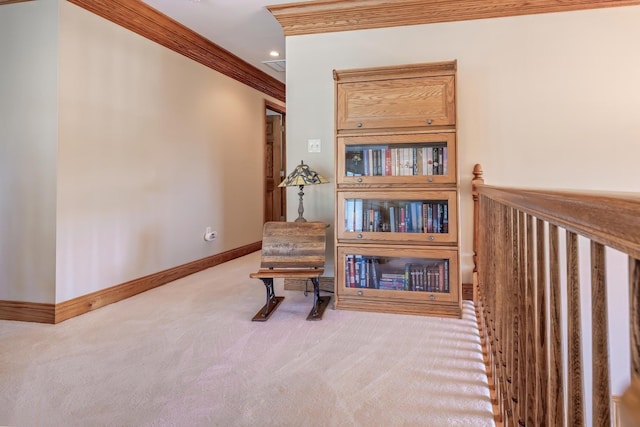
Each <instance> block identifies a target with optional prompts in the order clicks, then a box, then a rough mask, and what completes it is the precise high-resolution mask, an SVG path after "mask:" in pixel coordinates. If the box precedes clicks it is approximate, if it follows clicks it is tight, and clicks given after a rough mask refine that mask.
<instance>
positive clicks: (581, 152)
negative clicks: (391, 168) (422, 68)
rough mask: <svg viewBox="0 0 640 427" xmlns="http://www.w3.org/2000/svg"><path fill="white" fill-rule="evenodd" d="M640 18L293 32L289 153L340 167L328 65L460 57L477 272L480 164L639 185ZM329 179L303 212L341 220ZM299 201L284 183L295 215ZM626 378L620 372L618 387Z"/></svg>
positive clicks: (467, 250) (463, 171)
mask: <svg viewBox="0 0 640 427" xmlns="http://www.w3.org/2000/svg"><path fill="white" fill-rule="evenodd" d="M638 22H640V7H638V6H633V7H619V8H610V9H597V10H589V11H579V12H568V13H556V14H543V15H531V16H521V17H512V18H499V19H487V20H477V21H468V22H457V23H444V24H433V25H417V26H408V27H395V28H384V29H376V30H362V31H349V32H339V33H327V34H315V35H304V36H292V37H287V43H286V44H287V112H288V130H287V140H288V144H287V159H288V161H289V163H290V164H291V162H293V161H297V160H299V159H305V161H307V162H308V163H309V164H311V165H313V166H314V167H315V168H316V169H317V170H318V171H320V172H321V173H324V174H327V176H333V173H334V152H333V150H334V142H333V134H334V86H333V84H334V82H333V76H332V70H334V69H349V68H361V67H374V66H385V65H400V64H409V63H423V62H433V61H446V60H453V59H457V60H458V80H457V82H458V87H457V95H458V104H457V105H458V150H459V151H458V152H459V159H458V162H459V163H458V164H459V171H460V172H459V175H460V176H459V182H460V185H461V206H460V207H461V209H460V211H461V216H462V234H461V236H460V244H461V257H462V260H461V261H462V268H463V281H464V282H470V281H471V271H472V258H471V257H472V201H471V193H470V191H471V189H470V180H471V178H472V175H471V171H472V169H473V165H474V164H475V163H481V164H482V166H483V168H484V170H485V174H486V180H487V183H489V184H495V185H501V186H526V187H542V188H572V189H593V190H616V191H634V192H639V191H640V168H639V167H638V159H639V158H640V49H638V46H637V41H638V40H640V25H638ZM310 138H320V139H322V143H323V146H322V149H323V151H322V153H320V154H308V153H306V140H307V139H310ZM334 180H335V179H332V181H334ZM333 187H334V184H331V185H326V186H319V187H318V191H316V188H313V189H310V190H309V192H308V197H305V217H306V218H317V219H321V220H324V221H327V222H330V223H332V227H333V226H334V224H333V222H334V213H333V212H334V197H333V192H332V191H333ZM312 192H313V193H312ZM294 200H295V195H294V194H293V192H290V193H288V215H289V217H292V216H294V215H295V213H294V211H295V207H296V204H295V203H293V201H294ZM330 255H332V254H330ZM587 258H588V256H587ZM331 265H333V264H332V263H331ZM330 272H331V270H330V269H329V273H330ZM584 286H588V283H585V284H584ZM611 286H612V287H613V288H614V289H610V295H611V296H612V297H613V298H615V299H614V300H612V301H610V307H616V306H620V304H627V302H626V299H624V297H623V294H624V292H623V290H624V289H626V283H625V282H624V280H619V279H617V280H612V282H611ZM588 289H589V288H588V287H587V288H586V290H585V292H587V291H588ZM616 299H617V300H616ZM612 316H616V317H615V319H614V320H613V321H612V322H611V323H612V324H613V325H621V327H620V328H618V329H611V330H612V342H613V343H612V347H611V348H612V352H614V353H616V354H617V356H618V357H620V352H619V351H616V350H617V349H619V348H620V347H619V346H617V344H616V343H619V342H621V341H622V342H624V340H626V341H628V329H625V327H624V316H625V314H624V313H621V312H620V311H616V310H613V311H612ZM626 323H627V324H628V321H627V322H626ZM585 324H586V323H585ZM625 331H626V332H625ZM622 357H624V353H623V354H622ZM585 363H587V364H588V363H590V362H589V359H587V360H585ZM617 365H618V366H620V364H617ZM622 369H624V366H623V368H622ZM625 375H628V370H627V371H626V372H625ZM622 382H624V380H620V375H618V373H614V389H613V392H614V393H616V392H620V391H621V388H622V386H621V383H622Z"/></svg>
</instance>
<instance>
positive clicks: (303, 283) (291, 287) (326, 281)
mask: <svg viewBox="0 0 640 427" xmlns="http://www.w3.org/2000/svg"><path fill="white" fill-rule="evenodd" d="M333 281H334V279H333V277H326V276H320V290H323V291H329V292H333ZM284 289H285V290H287V291H304V290H307V291H312V290H313V284H311V281H309V282H307V279H289V278H287V279H284Z"/></svg>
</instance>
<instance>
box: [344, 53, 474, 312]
mask: <svg viewBox="0 0 640 427" xmlns="http://www.w3.org/2000/svg"><path fill="white" fill-rule="evenodd" d="M334 80H335V91H336V98H335V99H336V114H335V117H336V145H335V147H336V150H335V155H336V159H335V160H336V163H335V164H336V168H335V169H336V177H335V182H336V216H335V220H336V227H335V241H336V247H335V260H336V267H335V268H336V274H335V279H336V281H335V307H336V308H338V309H351V310H366V311H384V312H391V313H405V314H422V315H434V316H448V317H460V316H461V313H462V310H461V285H460V268H459V246H458V235H459V233H458V225H459V221H458V218H459V216H458V199H459V192H458V172H457V140H456V88H455V82H456V62H455V61H450V62H439V63H431V64H413V65H404V66H396V67H378V68H367V69H352V70H339V71H334Z"/></svg>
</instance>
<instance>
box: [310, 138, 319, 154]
mask: <svg viewBox="0 0 640 427" xmlns="http://www.w3.org/2000/svg"><path fill="white" fill-rule="evenodd" d="M307 143H308V144H309V146H308V152H309V153H319V152H320V140H319V139H308V140H307Z"/></svg>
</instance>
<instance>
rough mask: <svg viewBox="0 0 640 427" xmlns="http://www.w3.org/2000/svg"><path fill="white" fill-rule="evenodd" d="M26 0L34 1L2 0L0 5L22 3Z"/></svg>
mask: <svg viewBox="0 0 640 427" xmlns="http://www.w3.org/2000/svg"><path fill="white" fill-rule="evenodd" d="M25 1H33V0H0V6H2V5H4V4H11V3H22V2H25Z"/></svg>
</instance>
